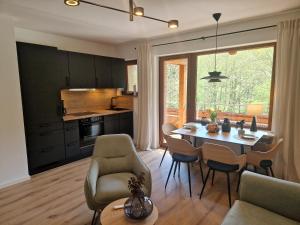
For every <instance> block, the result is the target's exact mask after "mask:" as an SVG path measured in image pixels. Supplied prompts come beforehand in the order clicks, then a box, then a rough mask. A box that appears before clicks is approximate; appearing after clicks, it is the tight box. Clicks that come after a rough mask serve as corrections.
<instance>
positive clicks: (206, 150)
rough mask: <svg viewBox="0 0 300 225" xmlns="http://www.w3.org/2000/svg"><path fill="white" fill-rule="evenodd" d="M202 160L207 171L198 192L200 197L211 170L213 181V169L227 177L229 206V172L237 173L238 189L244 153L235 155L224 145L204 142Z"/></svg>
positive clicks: (244, 158)
mask: <svg viewBox="0 0 300 225" xmlns="http://www.w3.org/2000/svg"><path fill="white" fill-rule="evenodd" d="M202 157H203V161H204V162H205V163H206V165H207V166H208V172H207V175H206V177H205V180H204V185H203V187H202V190H201V193H200V197H199V198H200V199H201V197H202V194H203V192H204V189H205V186H206V183H207V180H208V178H209V174H210V172H211V171H213V176H212V184H213V182H214V177H215V171H218V172H223V173H225V174H226V177H227V189H228V190H227V191H228V202H229V206H230V207H231V191H230V189H231V188H230V173H236V172H238V173H239V178H238V184H237V191H238V189H239V183H240V176H241V174H242V172H243V170H244V169H245V166H246V155H245V154H243V155H237V154H236V153H235V152H234V151H233V150H232V149H230V148H229V147H227V146H224V145H218V144H213V143H207V142H206V143H204V144H203V145H202Z"/></svg>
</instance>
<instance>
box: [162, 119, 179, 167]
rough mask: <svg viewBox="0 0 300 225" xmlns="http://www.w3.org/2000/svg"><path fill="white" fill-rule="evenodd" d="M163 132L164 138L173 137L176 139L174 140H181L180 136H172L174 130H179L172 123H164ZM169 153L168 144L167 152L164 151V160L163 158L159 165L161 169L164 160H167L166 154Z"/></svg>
mask: <svg viewBox="0 0 300 225" xmlns="http://www.w3.org/2000/svg"><path fill="white" fill-rule="evenodd" d="M161 129H162V132H163V136H164V137H165V136H172V137H174V138H179V139H180V138H181V135H180V134H172V131H173V130H176V129H177V127H175V126H174V125H173V124H171V123H164V124H163V125H162V128H161ZM167 151H168V144H167V143H166V147H165V151H164V154H163V156H162V158H161V161H160V163H159V167H160V166H161V164H162V162H163V161H164V158H165V156H166V153H167Z"/></svg>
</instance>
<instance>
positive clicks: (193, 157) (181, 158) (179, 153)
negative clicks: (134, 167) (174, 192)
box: [165, 135, 204, 197]
mask: <svg viewBox="0 0 300 225" xmlns="http://www.w3.org/2000/svg"><path fill="white" fill-rule="evenodd" d="M165 139H166V141H167V144H168V147H169V148H168V149H169V151H170V153H171V156H172V164H171V168H170V171H169V174H168V178H167V181H166V184H165V189H166V188H167V185H168V181H169V178H170V175H171V173H172V169H173V166H174V164H175V168H174V174H175V172H176V168H177V165H178V164H179V165H180V163H186V164H187V169H188V179H189V191H190V197H192V188H191V173H190V164H191V163H193V162H196V161H197V160H199V166H200V172H201V179H202V182H203V180H204V177H203V170H202V166H201V158H202V156H201V147H198V148H195V147H193V145H191V143H190V142H188V141H187V140H185V139H177V138H173V137H171V136H167V135H166V136H165Z"/></svg>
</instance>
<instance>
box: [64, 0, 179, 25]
mask: <svg viewBox="0 0 300 225" xmlns="http://www.w3.org/2000/svg"><path fill="white" fill-rule="evenodd" d="M64 3H65V4H66V5H67V6H79V4H80V3H84V4H87V5H91V6H97V7H100V8H105V9H110V10H113V11H117V12H121V13H126V14H129V20H130V21H133V17H134V16H140V17H144V18H146V19H149V20H155V21H158V22H162V23H166V24H168V27H169V28H178V26H179V23H178V20H162V19H158V18H155V17H152V16H146V15H145V14H144V8H143V7H138V6H136V5H135V4H134V2H133V0H129V11H127V10H123V9H118V8H114V7H111V6H106V5H102V4H98V3H95V2H90V1H87V0H64Z"/></svg>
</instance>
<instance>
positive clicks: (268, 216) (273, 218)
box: [222, 201, 300, 225]
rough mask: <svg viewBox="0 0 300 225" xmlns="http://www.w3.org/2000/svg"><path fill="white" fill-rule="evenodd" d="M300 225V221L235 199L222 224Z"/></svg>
mask: <svg viewBox="0 0 300 225" xmlns="http://www.w3.org/2000/svg"><path fill="white" fill-rule="evenodd" d="M256 224H257V225H270V224H280V225H296V224H297V225H299V224H300V223H298V222H296V221H294V220H291V219H288V218H286V217H283V216H281V215H278V214H276V213H273V212H271V211H269V210H266V209H264V208H261V207H258V206H255V205H252V204H251V203H247V202H244V201H235V203H234V205H233V206H232V208H231V209H230V210H229V212H228V213H227V215H226V217H225V219H224V221H223V223H222V225H256Z"/></svg>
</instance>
